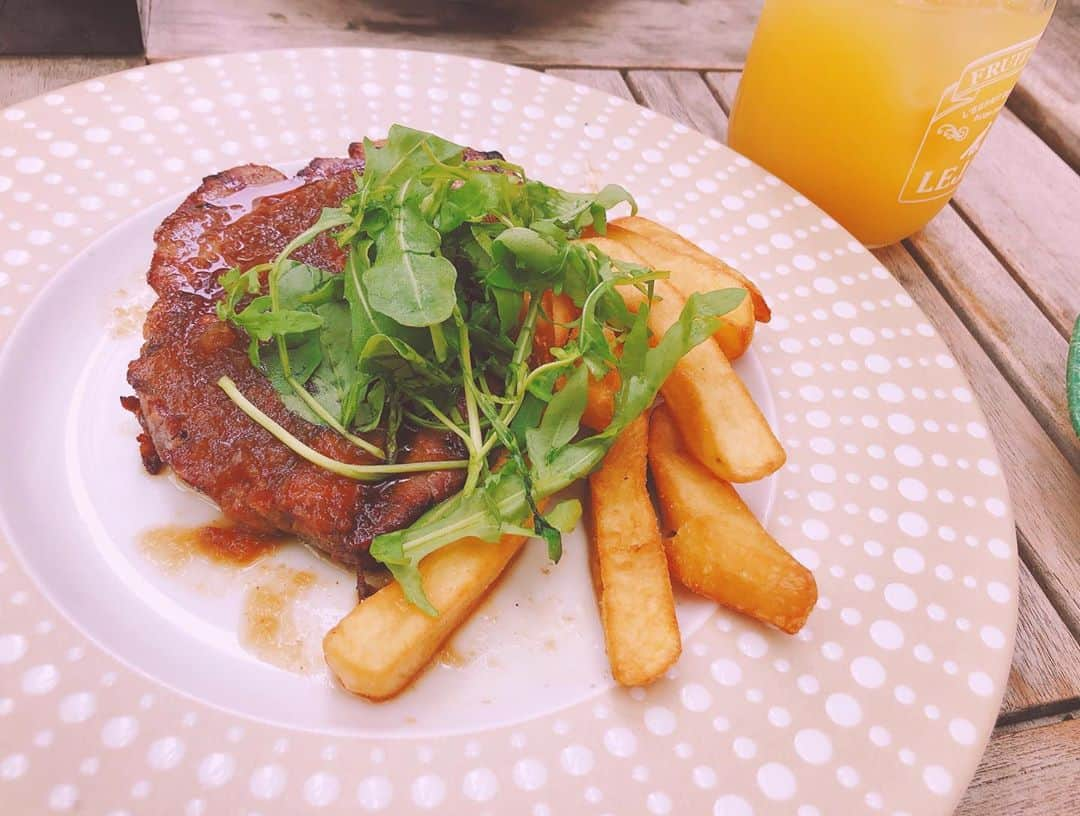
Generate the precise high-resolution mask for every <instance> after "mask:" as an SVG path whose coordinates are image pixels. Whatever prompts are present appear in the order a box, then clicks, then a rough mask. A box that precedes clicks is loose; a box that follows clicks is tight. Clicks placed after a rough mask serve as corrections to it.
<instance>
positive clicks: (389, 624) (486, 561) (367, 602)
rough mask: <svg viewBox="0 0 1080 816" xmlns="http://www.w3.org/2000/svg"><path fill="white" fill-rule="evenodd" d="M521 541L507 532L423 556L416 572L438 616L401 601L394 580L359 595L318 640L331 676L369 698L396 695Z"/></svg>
mask: <svg viewBox="0 0 1080 816" xmlns="http://www.w3.org/2000/svg"><path fill="white" fill-rule="evenodd" d="M524 541H525V538H524V537H523V536H517V535H505V536H503V537H502V539H501V540H500V541H499V542H497V543H495V544H491V543H489V542H486V541H481V540H479V539H475V538H466V539H463V540H461V541H458V542H456V543H454V544H451V545H450V546H448V547H444V548H443V549H441V550H437V551H436V552H434V553H432V554H431V555H429V556H428V557H427V558H425V559H424V560H423V561H422V562H421V563H420V575H421V576H422V577H423V580H424V590H425V591H426V592H427V595H428V598H430V599H431V602H432V604H433V605H434V606H435V608H436V609H438V610H439V616H438V617H435V618H431V617H428V616H427V615H425V614H424V613H423V612H421V611H420V610H419V609H417V608H416V607H415V606H413V605H412V604H410V603H409V602H408V601H406V600H405V595H404V593H403V592H402V591H401V587H400V586H399V585H398V584H397V583H396V582H395V583H391V584H387V585H386V586H385V587H383V588H382V589H380V590H379V591H378V592H376V593H375V594H374V595H371V596H370V597H368V598H365V599H364V600H363V601H361V602H360V603H359V604H358V605H357V606H356V607H355V608H354V609H353V610H352V611H351V612H350V613H349V614H348V615H346V616H345V617H344V618H342V619H341V621H340V622H339V623H338V625H337V626H335V627H334V628H333V629H331V630H330V631H329V632H328V633H327V635H326V637H325V638H324V639H323V654H324V655H325V657H326V662H327V665H329V666H330V670H331V671H332V672H333V673H334V676H335V677H337V679H338V680H339V681H340V682H341V684H342V685H343V686H344V687H345V688H347V689H348V690H349V691H351V692H353V693H355V694H359V695H361V696H362V697H367V698H368V699H371V700H385V699H387V698H389V697H393V696H394V695H395V694H398V693H399V692H401V691H402V689H404V688H405V687H406V686H407V685H409V683H410V682H412V680H413V678H414V677H416V675H417V674H419V673H420V671H421V670H422V669H423V668H424V667H425V666H427V665H428V663H430V662H431V660H432V658H433V657H434V656H435V655H436V654H437V653H438V651H439V649H440V648H441V647H442V645H443V643H445V642H446V640H447V638H449V637H450V635H452V634H453V633H454V631H455V630H456V629H457V628H458V626H460V625H461V624H462V623H463V622H464V620H465V618H466V617H468V615H469V613H470V612H471V611H472V610H473V608H474V607H475V606H476V604H477V603H479V601H480V599H481V598H483V596H484V593H485V592H486V591H487V590H488V588H489V587H490V586H491V585H492V584H493V583H494V582H495V580H496V579H497V578H498V577H499V575H500V573H502V571H503V570H504V569H505V568H506V566H507V564H509V563H510V560H511V559H512V558H513V557H514V556H515V555H516V554H517V552H518V550H520V549H521V546H522V544H523V543H524Z"/></svg>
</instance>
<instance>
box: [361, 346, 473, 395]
mask: <svg viewBox="0 0 1080 816" xmlns="http://www.w3.org/2000/svg"><path fill="white" fill-rule="evenodd" d="M360 370H361V371H363V372H364V373H366V374H368V375H370V376H371V377H378V378H381V379H382V380H384V381H385V382H388V383H392V384H393V385H394V387H395V388H396V389H413V388H415V389H418V390H421V391H423V390H425V389H428V388H430V387H431V386H436V387H444V388H445V387H446V386H449V385H452V384H453V380H452V379H451V378H450V377H449V376H448V375H447V374H446V372H445V371H443V370H442V369H441V368H439V367H438V366H437V365H435V364H434V363H433V362H432V361H430V360H428V359H427V358H426V357H425V356H424V355H422V354H421V353H420V352H418V351H417V350H416V349H415V348H413V347H412V346H411V345H409V344H408V343H407V342H405V341H404V340H402V339H400V338H398V337H392V336H390V335H388V334H376V335H374V336H373V337H371V338H370V339H369V340H368V341H367V343H365V344H364V348H363V350H362V351H361V352H360Z"/></svg>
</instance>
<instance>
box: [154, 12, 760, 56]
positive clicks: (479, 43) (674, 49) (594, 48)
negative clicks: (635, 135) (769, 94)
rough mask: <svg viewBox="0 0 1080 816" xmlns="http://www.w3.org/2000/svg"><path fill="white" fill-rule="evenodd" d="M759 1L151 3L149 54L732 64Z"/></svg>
mask: <svg viewBox="0 0 1080 816" xmlns="http://www.w3.org/2000/svg"><path fill="white" fill-rule="evenodd" d="M759 7H760V0H729V2H725V3H716V2H710V0H679V2H671V1H670V0H669V1H668V2H660V1H659V0H618V2H616V0H594V1H593V2H591V3H590V2H581V0H549V2H545V3H521V2H517V0H493V1H489V2H475V0H474V1H473V2H469V1H468V0H441V2H440V0H398V1H397V2H393V3H377V2H370V0H369V2H355V0H233V1H232V2H229V3H221V2H219V0H153V6H152V10H151V26H150V37H149V41H148V42H147V55H148V56H149V57H150V58H151V59H152V60H160V59H169V58H173V57H181V56H190V55H193V54H203V53H208V52H225V51H242V50H244V49H249V48H286V47H288V48H300V47H304V46H341V45H363V46H377V47H380V48H415V49H419V50H426V51H443V52H447V53H453V54H467V55H469V56H474V57H484V58H487V59H494V60H500V61H502V62H513V63H518V64H521V65H532V66H578V65H588V66H593V67H612V66H614V67H619V66H624V65H636V66H643V67H664V68H671V67H678V68H700V69H703V68H720V67H735V66H738V65H741V64H742V62H743V60H744V59H745V56H746V48H747V46H748V45H749V43H750V37H751V33H752V32H753V29H754V24H755V22H756V19H757V10H758V8H759ZM208 32H213V34H212V36H211V35H209V34H208Z"/></svg>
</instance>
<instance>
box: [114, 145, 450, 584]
mask: <svg viewBox="0 0 1080 816" xmlns="http://www.w3.org/2000/svg"><path fill="white" fill-rule="evenodd" d="M363 165H364V159H363V147H362V145H359V144H355V145H352V146H351V147H350V149H349V158H338V159H315V160H314V161H313V162H312V163H311V164H309V165H308V166H307V167H306V168H304V169H303V170H301V171H300V173H299V174H297V175H296V176H295V177H293V178H288V177H286V176H284V175H283V174H281V173H279V172H278V171H277V170H275V169H273V168H271V167H265V166H259V165H252V164H248V165H243V166H241V167H235V168H233V169H231V170H226V171H225V172H223V173H219V174H217V175H215V176H210V177H208V178H206V179H204V180H203V183H202V185H201V186H200V187H199V188H198V189H197V190H196V191H195V192H193V193H192V194H191V195H190V196H188V197H187V199H186V200H185V201H184V203H183V204H181V205H180V207H179V209H177V210H176V212H174V213H173V214H172V215H170V216H169V217H168V218H166V219H165V220H164V221H163V222H162V223H161V225H160V226H159V227H158V229H157V232H156V233H155V234H154V240H155V242H156V244H157V248H156V251H155V252H154V257H153V261H152V263H151V265H150V270H149V273H148V276H147V277H148V281H149V283H150V285H151V286H152V287H153V289H154V291H155V292H157V295H158V300H157V302H156V303H155V304H154V306H153V308H152V309H151V310H150V313H149V314H148V315H147V318H146V325H145V327H144V330H143V335H144V338H145V343H144V344H143V347H142V351H141V353H140V355H139V358H138V359H136V360H133V361H132V362H131V364H130V365H129V366H128V382H129V383H130V384H131V387H132V388H133V389H134V390H135V393H136V395H137V401H136V400H135V399H134V398H131V397H127V398H124V400H122V401H123V403H124V406H125V407H127V408H129V409H130V410H133V412H134V413H135V414H136V416H137V417H138V419H139V422H140V423H141V425H142V427H143V430H144V432H145V433H144V434H143V435H141V436H140V450H141V453H142V457H143V462H144V464H145V465H146V467H147V470H149V471H150V472H151V473H154V472H156V470H157V469H159V468H160V467H161V463H165V464H167V465H169V466H170V467H172V469H173V470H174V471H175V472H176V474H177V476H179V477H180V478H181V479H182V480H183V481H185V482H186V483H187V484H189V485H191V486H192V487H194V488H196V489H197V490H199V491H201V492H202V493H204V494H206V495H207V496H209V497H210V498H211V499H213V500H214V501H215V502H216V503H217V504H218V506H220V507H221V509H222V511H223V512H224V513H225V515H226V516H228V517H229V518H230V519H232V520H234V521H236V522H238V523H239V524H242V525H244V526H246V527H248V528H251V529H253V530H258V531H283V532H286V533H290V534H293V535H297V536H300V537H301V538H303V539H305V540H307V541H308V542H310V543H311V544H313V545H315V546H317V547H319V548H320V549H322V550H323V551H325V552H326V553H327V554H328V555H329V556H330V557H331V558H333V559H334V560H336V561H338V562H340V563H342V564H345V565H347V566H349V567H354V568H361V572H362V573H363V569H362V568H367V567H370V566H371V565H372V561H371V558H370V556H369V555H368V553H367V549H368V545H369V544H370V542H371V539H372V538H373V537H374V536H376V535H378V534H379V533H382V532H388V531H392V530H396V529H400V528H402V527H405V526H407V525H409V524H411V523H412V522H413V521H414V520H415V519H416V518H417V517H419V516H420V514H421V513H423V512H424V511H425V510H426V509H427V508H429V507H431V506H432V505H433V504H435V503H436V502H439V501H441V500H442V499H445V498H447V497H448V496H450V495H452V494H453V493H455V492H457V491H458V490H459V489H460V488H461V485H462V483H463V481H464V475H463V474H464V471H438V472H428V473H418V474H415V475H411V476H408V477H404V478H399V479H395V480H390V481H386V482H381V483H373V484H365V483H361V482H357V481H354V480H352V479H348V478H345V477H342V476H338V475H336V474H333V473H330V472H329V471H326V470H323V469H322V468H319V467H317V466H315V465H313V464H311V463H309V462H308V461H306V460H305V459H303V458H301V457H299V456H297V455H296V454H294V453H293V452H292V451H290V450H289V449H288V448H287V447H285V445H283V444H282V443H281V442H279V441H277V440H276V439H275V438H274V437H273V436H271V435H270V434H269V433H268V432H267V431H265V430H264V429H263V428H262V427H260V426H259V425H257V424H256V423H255V422H253V421H252V420H251V419H249V418H248V417H247V416H246V415H245V414H244V413H242V412H241V411H240V409H239V408H237V407H236V406H235V405H234V404H233V403H232V402H231V401H230V400H229V398H228V397H227V396H226V395H225V393H224V392H223V391H222V390H221V389H220V388H219V387H218V385H217V381H218V379H219V378H220V377H221V376H223V375H227V376H229V377H231V378H232V379H233V380H234V381H235V382H236V384H237V386H238V387H239V388H240V390H241V391H242V392H243V393H244V394H245V396H247V398H248V399H250V400H251V401H252V402H254V403H255V405H257V406H258V407H259V408H260V409H261V410H262V411H264V412H265V413H267V414H268V415H269V416H271V417H272V418H273V419H274V420H275V421H277V422H278V423H280V424H281V425H283V426H284V427H285V428H286V429H287V430H289V431H290V432H291V433H292V434H294V435H295V436H297V437H298V438H299V439H301V440H302V441H303V442H305V443H306V444H308V445H310V446H311V447H313V448H315V449H316V450H318V451H320V452H322V453H323V454H325V455H327V456H330V457H333V458H335V459H339V460H341V461H344V462H350V463H357V464H361V463H374V462H375V460H374V459H373V458H372V457H370V456H369V455H368V454H366V453H365V452H364V451H362V450H360V449H359V448H357V447H355V446H354V445H352V444H350V443H349V442H348V441H347V440H345V439H343V438H342V437H340V436H339V435H338V434H336V433H335V432H334V431H332V430H330V429H328V428H323V427H320V426H316V425H313V424H311V423H309V422H307V421H306V420H304V419H302V418H301V417H299V416H297V415H295V414H293V413H291V412H290V411H288V410H287V409H286V408H285V406H284V404H283V403H282V401H281V399H280V397H279V396H278V394H277V392H276V391H275V390H274V388H273V386H272V385H271V384H270V382H269V381H268V380H267V379H266V377H264V376H263V374H262V373H261V372H259V371H258V370H257V369H255V368H254V367H253V366H252V365H251V363H250V362H249V360H248V356H247V342H248V340H247V337H246V336H244V335H243V334H242V333H241V332H240V331H238V330H237V329H235V328H234V327H232V326H230V325H228V324H226V323H223V322H222V321H220V320H219V319H218V318H217V316H216V314H215V311H214V307H215V302H216V301H217V300H218V299H220V298H221V297H222V294H223V293H222V290H221V288H220V287H219V286H218V283H217V279H218V277H219V275H220V274H221V273H222V272H223V271H225V270H226V269H228V268H230V267H232V266H239V267H240V268H242V269H246V268H248V267H250V266H252V265H254V264H258V263H264V262H268V261H271V260H272V259H273V258H274V257H275V256H276V255H277V254H278V253H279V252H280V251H281V250H282V249H284V247H285V245H286V244H287V243H288V242H289V241H290V240H291V239H292V238H294V237H295V236H296V235H298V234H299V233H300V232H302V231H303V230H304V229H306V228H307V227H309V226H310V225H311V224H313V223H314V222H315V221H316V220H317V218H318V217H319V213H320V212H321V211H322V208H323V207H334V206H337V205H338V204H340V202H341V201H342V199H343V198H345V197H346V196H347V195H349V194H350V193H352V192H353V191H354V189H355V179H354V172H356V171H358V170H362V168H363ZM294 257H295V258H297V259H298V260H300V261H303V262H305V263H308V264H312V265H314V266H317V267H320V268H322V269H325V270H328V271H332V272H340V271H341V269H342V266H343V264H344V261H345V255H344V253H343V251H342V250H341V249H340V248H338V246H337V244H336V243H335V242H334V241H333V239H332V238H331V237H330V236H328V235H325V234H324V235H322V236H320V237H319V238H318V239H316V240H315V241H314V242H313V243H311V244H309V245H308V246H306V247H304V248H303V249H301V250H300V251H299V252H297V253H296V254H295V256H294ZM373 441H376V442H380V441H381V440H378V439H375V440H373ZM403 442H404V444H403V449H404V450H405V453H404V454H403V456H402V457H401V461H434V460H439V459H455V458H462V457H463V456H464V450H463V449H462V448H461V446H460V443H459V442H458V441H457V439H456V438H455V437H453V436H452V435H451V434H449V433H445V434H444V433H437V432H434V431H429V430H423V431H418V432H415V433H413V434H412V435H411V437H408V438H405V439H404V440H403ZM361 589H363V581H361Z"/></svg>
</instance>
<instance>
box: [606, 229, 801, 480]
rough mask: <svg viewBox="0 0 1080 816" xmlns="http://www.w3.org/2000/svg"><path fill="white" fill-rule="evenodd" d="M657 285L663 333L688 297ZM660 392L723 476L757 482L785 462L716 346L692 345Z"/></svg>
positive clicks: (612, 251)
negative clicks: (685, 297) (693, 346)
mask: <svg viewBox="0 0 1080 816" xmlns="http://www.w3.org/2000/svg"><path fill="white" fill-rule="evenodd" d="M587 240H588V241H589V243H592V244H595V245H596V248H597V249H599V250H601V251H602V252H605V253H606V254H607V255H609V256H610V257H612V258H616V259H619V260H624V261H632V262H635V263H640V262H641V260H640V258H641V256H639V255H637V254H636V253H635V252H634V251H633V250H630V249H628V248H627V247H625V246H623V245H621V244H619V243H617V242H616V241H614V240H612V239H611V238H605V237H603V236H597V237H595V238H589V239H587ZM653 286H654V289H653V291H654V293H655V294H656V299H655V300H654V301H653V305H652V309H651V310H650V311H649V328H650V329H651V330H652V332H653V334H654V335H656V336H657V337H662V336H663V335H664V332H666V331H667V330H668V328H669V327H670V326H671V325H672V324H674V323H675V321H676V320H678V318H679V314H680V313H681V312H682V307H683V305H685V302H686V301H685V299H684V298H683V296H682V295H681V294H680V293H679V292H678V291H677V290H676V289H675V287H673V286H672V285H671V283H670V282H668V281H666V280H658V281H655V283H654V284H653ZM619 293H620V294H621V295H622V296H623V299H624V300H625V301H626V303H627V305H628V306H629V307H630V308H631V309H633V310H637V308H638V307H639V306H640V305H641V304H642V303H643V302H644V301H645V295H644V294H642V293H641V292H640V291H639V290H638V289H637V288H635V287H633V286H621V287H619ZM744 302H745V301H744ZM662 393H663V394H664V399H666V400H667V401H668V403H669V404H671V406H672V409H673V410H674V411H675V417H676V421H677V423H678V425H679V428H680V429H681V430H682V432H683V433H684V434H685V435H686V438H687V439H690V440H693V441H694V442H695V446H694V447H695V453H696V454H697V455H698V458H700V459H701V461H702V462H703V463H704V464H705V466H706V467H708V468H709V469H710V470H711V471H713V473H715V474H716V475H717V476H719V477H720V478H721V479H725V480H726V481H729V482H753V481H756V480H758V479H762V478H764V477H766V476H768V475H769V474H770V473H772V472H774V471H775V470H777V469H778V468H779V467H780V466H781V465H783V464H784V460H785V458H786V457H785V454H784V449H783V448H782V447H781V446H780V442H779V441H778V440H777V439H776V436H775V435H774V434H773V432H772V428H770V427H769V423H768V422H766V421H765V417H764V416H762V414H761V411H760V410H759V409H758V407H757V405H755V404H754V400H753V398H752V397H751V396H750V392H749V391H747V390H746V386H745V385H743V382H742V380H740V379H739V376H738V375H737V374H736V373H735V371H734V369H732V367H731V363H730V362H729V360H728V358H727V356H726V355H725V354H724V353H723V352H722V351H721V350H720V348H719V346H718V345H717V344H715V343H702V344H700V345H699V346H697V347H695V348H693V349H691V350H690V352H689V353H688V354H686V355H685V356H684V357H683V358H682V359H681V360H679V362H678V364H677V365H676V366H675V370H674V371H672V372H671V375H670V376H669V377H668V379H667V382H665V383H664V387H663V389H662Z"/></svg>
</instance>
